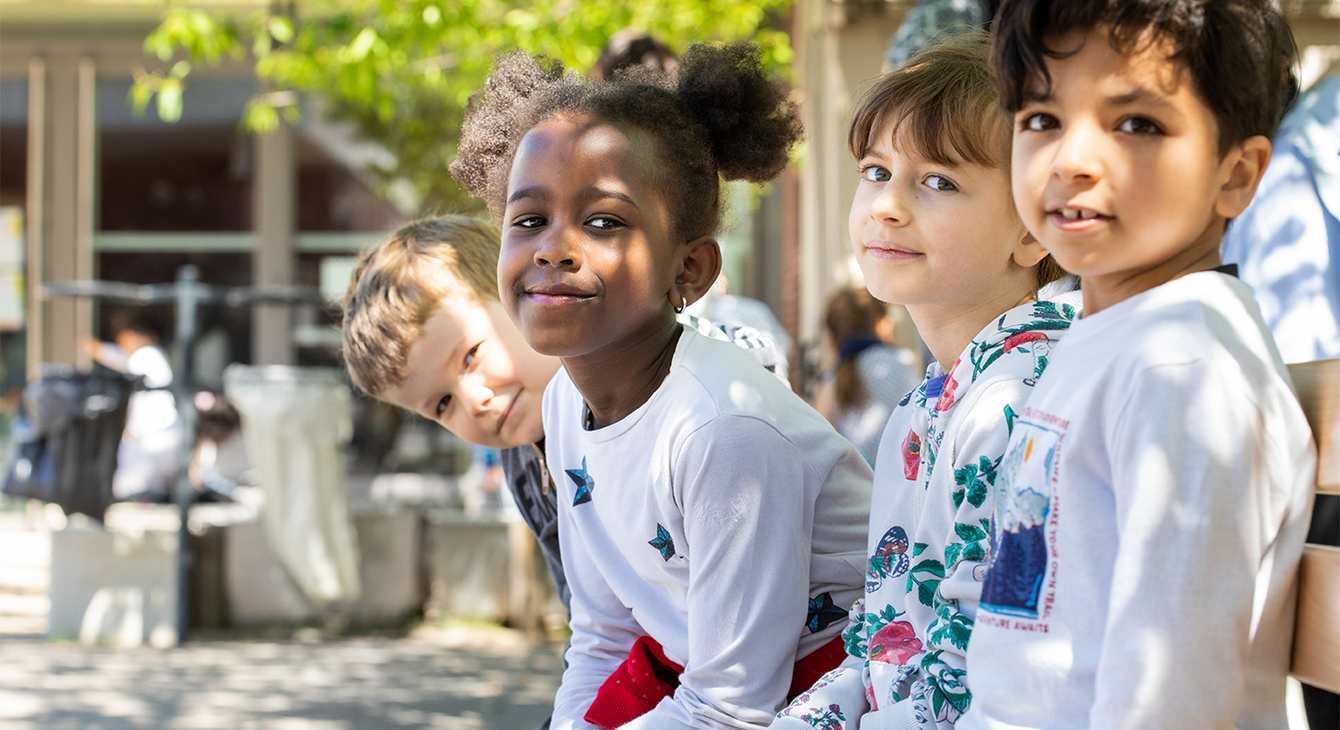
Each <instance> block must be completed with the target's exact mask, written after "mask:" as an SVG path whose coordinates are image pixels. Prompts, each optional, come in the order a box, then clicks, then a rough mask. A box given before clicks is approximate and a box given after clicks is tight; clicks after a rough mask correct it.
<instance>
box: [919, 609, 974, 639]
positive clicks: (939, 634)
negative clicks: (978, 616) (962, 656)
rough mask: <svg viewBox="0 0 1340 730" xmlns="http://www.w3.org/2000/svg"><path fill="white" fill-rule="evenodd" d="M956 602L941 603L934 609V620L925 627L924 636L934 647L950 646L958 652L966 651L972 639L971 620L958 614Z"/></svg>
mask: <svg viewBox="0 0 1340 730" xmlns="http://www.w3.org/2000/svg"><path fill="white" fill-rule="evenodd" d="M956 603H957V602H956V601H942V602H940V603H939V605H937V606H936V607H935V620H934V621H931V624H930V626H928V627H926V635H927V636H928V637H930V640H931V643H932V644H934V645H936V646H945V645H952V646H954V647H955V648H957V649H958V650H959V651H967V650H968V639H969V638H971V637H972V626H973V623H972V619H970V618H968V617H967V616H966V615H964V614H962V613H959V611H958V606H957V605H956Z"/></svg>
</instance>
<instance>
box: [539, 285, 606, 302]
mask: <svg viewBox="0 0 1340 730" xmlns="http://www.w3.org/2000/svg"><path fill="white" fill-rule="evenodd" d="M525 296H526V298H528V299H530V300H531V301H533V302H535V303H537V304H569V303H572V302H578V301H583V300H586V299H591V298H594V297H595V293H594V292H590V291H587V290H585V289H581V288H579V287H575V286H568V285H566V284H546V285H543V286H531V287H526V290H525Z"/></svg>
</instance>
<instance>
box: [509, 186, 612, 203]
mask: <svg viewBox="0 0 1340 730" xmlns="http://www.w3.org/2000/svg"><path fill="white" fill-rule="evenodd" d="M578 196H579V197H581V198H582V199H585V200H605V199H612V200H619V201H622V202H625V203H627V204H629V205H631V206H633V207H634V208H638V207H639V206H638V204H637V202H636V201H634V200H633V199H632V198H631V197H629V196H628V195H627V194H625V193H621V192H619V191H617V190H606V189H603V188H597V187H586V188H583V189H582V190H581V191H580V192H579V193H578ZM522 199H530V200H538V201H540V202H545V201H548V200H549V191H547V190H545V189H544V188H542V187H540V186H538V185H532V186H530V187H526V188H520V189H518V190H517V191H516V192H514V193H512V194H511V195H510V196H508V198H507V202H508V203H509V204H511V203H515V202H516V201H518V200H522Z"/></svg>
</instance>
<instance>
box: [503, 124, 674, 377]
mask: <svg viewBox="0 0 1340 730" xmlns="http://www.w3.org/2000/svg"><path fill="white" fill-rule="evenodd" d="M656 163H657V160H656V158H655V152H654V149H653V145H652V143H651V141H650V140H649V139H648V138H646V137H645V135H643V134H642V133H640V132H637V131H636V130H634V131H632V132H625V131H624V130H622V129H620V128H618V127H615V126H613V125H610V124H601V123H596V124H592V123H591V122H590V120H589V118H588V117H584V116H579V117H554V118H551V119H548V120H546V121H543V122H541V123H540V124H538V125H536V126H535V127H534V128H533V129H531V130H530V132H528V133H527V134H526V136H525V138H524V139H523V140H522V142H521V145H520V147H519V148H518V150H517V155H516V159H515V161H514V162H513V164H512V172H511V177H510V180H509V183H508V200H507V206H506V209H505V210H504V212H503V230H502V252H501V255H500V257H499V259H498V285H499V290H500V293H501V295H502V300H503V304H504V306H505V307H506V308H507V311H508V312H509V313H510V314H511V315H512V317H513V319H515V320H516V322H517V324H518V325H519V326H520V328H521V330H522V332H524V333H525V336H526V340H527V341H528V342H530V343H531V344H532V345H533V346H534V347H535V349H537V350H539V351H541V352H545V353H548V354H551V355H557V356H560V357H582V356H584V355H589V354H593V353H598V352H602V351H609V350H608V348H610V347H611V346H612V347H614V348H618V347H621V346H625V345H627V344H628V343H636V342H639V341H641V340H643V339H645V336H646V334H645V333H646V332H647V331H648V330H651V329H654V328H656V327H658V326H664V325H665V323H666V322H668V321H671V320H672V319H673V317H674V313H673V310H672V309H671V306H670V302H669V298H668V296H667V295H668V292H669V291H670V288H671V287H672V286H673V285H674V282H675V275H676V269H675V260H676V259H675V256H676V253H677V251H678V249H679V248H681V247H679V246H676V245H674V244H673V243H672V238H673V236H672V225H671V216H670V212H669V209H668V207H667V205H666V201H665V199H664V198H665V196H664V195H662V193H661V190H660V188H659V187H658V186H657V184H656V180H655V178H654V176H653V175H652V174H651V172H650V171H652V170H654V169H655V166H656Z"/></svg>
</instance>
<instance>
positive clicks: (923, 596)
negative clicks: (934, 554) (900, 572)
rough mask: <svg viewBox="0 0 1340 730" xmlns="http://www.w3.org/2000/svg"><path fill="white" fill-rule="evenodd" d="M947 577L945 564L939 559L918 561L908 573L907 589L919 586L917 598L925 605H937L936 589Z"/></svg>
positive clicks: (910, 589)
mask: <svg viewBox="0 0 1340 730" xmlns="http://www.w3.org/2000/svg"><path fill="white" fill-rule="evenodd" d="M944 577H945V566H944V565H943V564H942V563H941V562H940V561H938V560H935V559H931V558H928V559H926V560H923V561H921V562H920V563H917V564H916V565H914V566H913V567H912V570H910V571H908V573H907V591H908V592H909V593H911V592H912V586H913V585H915V586H916V587H917V600H918V601H921V605H923V606H932V605H935V591H937V590H939V588H940V580H943V579H944Z"/></svg>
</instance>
